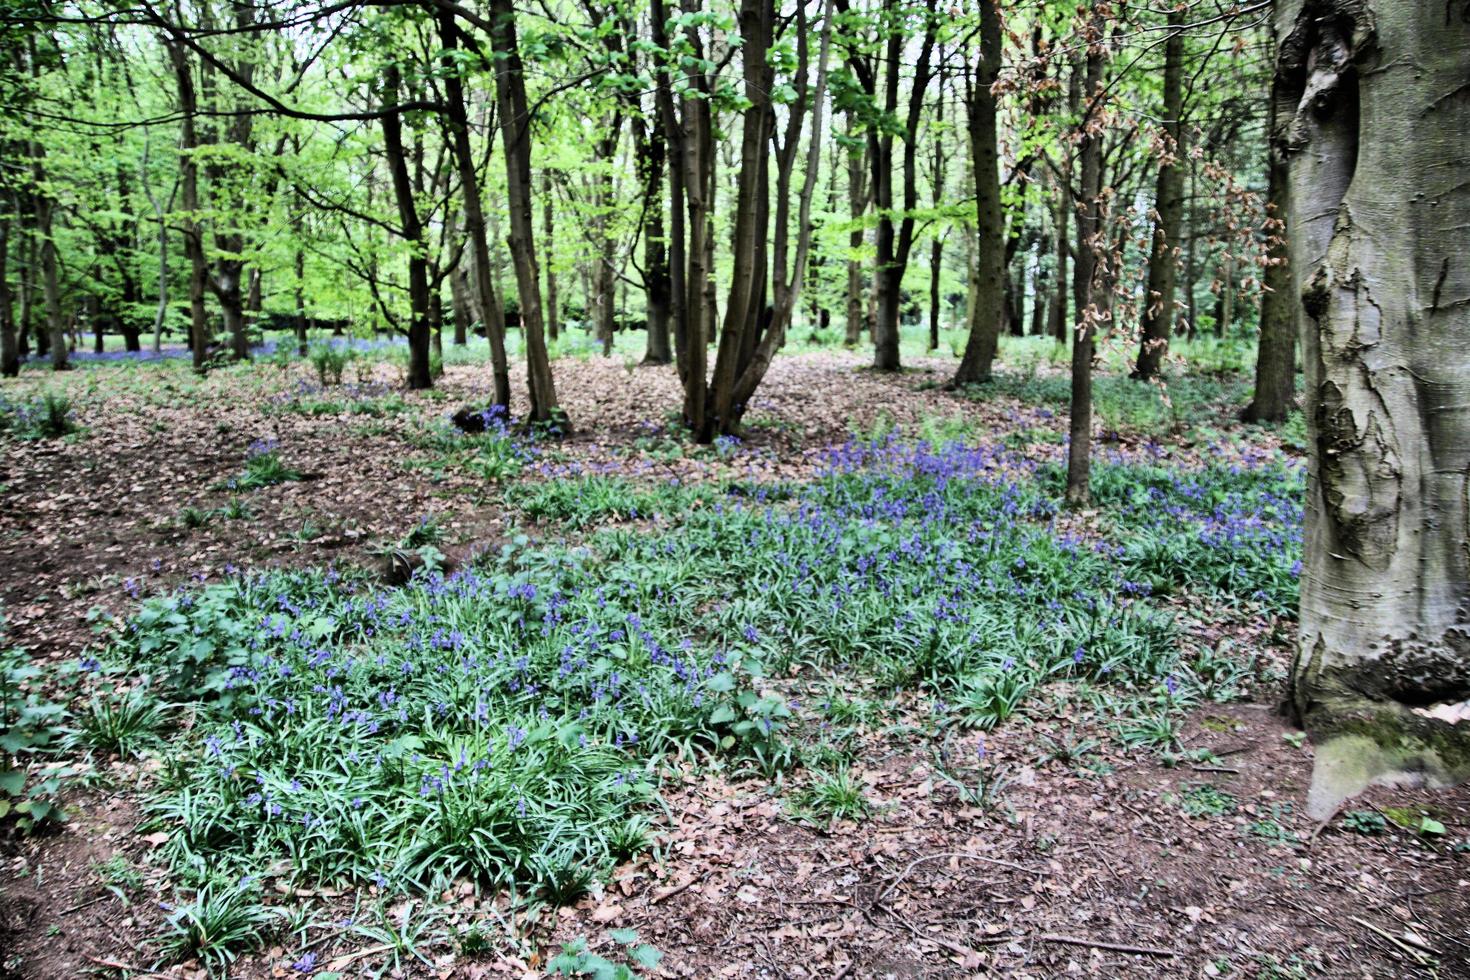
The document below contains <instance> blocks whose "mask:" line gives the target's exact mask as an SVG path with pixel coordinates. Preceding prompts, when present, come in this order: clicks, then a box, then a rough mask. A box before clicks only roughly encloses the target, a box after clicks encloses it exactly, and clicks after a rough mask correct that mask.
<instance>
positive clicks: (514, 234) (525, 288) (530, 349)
mask: <svg viewBox="0 0 1470 980" xmlns="http://www.w3.org/2000/svg"><path fill="white" fill-rule="evenodd" d="M490 19H491V26H492V27H493V28H494V30H493V31H492V32H491V35H490V45H491V48H492V49H493V50H494V52H495V56H496V57H495V97H496V100H497V102H498V104H499V107H500V134H501V137H502V141H503V144H504V148H505V171H506V200H507V204H508V206H509V208H510V239H509V243H510V254H511V259H512V261H513V262H514V264H515V272H516V291H517V295H518V296H519V298H520V319H521V332H522V336H523V337H524V338H525V343H526V378H527V383H528V387H529V388H530V395H531V413H530V419H531V421H532V422H552V421H556V422H558V423H564V421H565V413H563V412H562V410H561V407H560V406H559V405H558V404H557V401H556V383H555V381H554V380H553V378H552V375H551V361H550V360H549V358H548V357H547V352H546V336H545V334H544V333H543V332H542V329H543V324H542V316H541V276H540V273H539V272H538V271H537V269H536V235H535V231H534V228H533V218H532V213H531V112H530V107H529V105H528V104H527V101H526V79H525V74H524V69H523V68H522V66H521V52H520V46H519V42H518V41H517V39H516V21H515V6H514V4H513V3H512V0H490Z"/></svg>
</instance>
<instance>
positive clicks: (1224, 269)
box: [1215, 243, 1235, 337]
mask: <svg viewBox="0 0 1470 980" xmlns="http://www.w3.org/2000/svg"><path fill="white" fill-rule="evenodd" d="M1229 247H1230V246H1229V243H1227V244H1226V248H1227V249H1228V248H1229ZM1234 322H1235V256H1234V255H1231V254H1228V253H1227V254H1226V255H1225V257H1224V258H1223V259H1221V261H1220V296H1219V299H1218V301H1217V302H1216V303H1215V335H1216V336H1218V337H1224V336H1225V335H1226V334H1228V333H1229V332H1230V324H1232V323H1234Z"/></svg>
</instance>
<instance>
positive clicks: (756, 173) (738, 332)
mask: <svg viewBox="0 0 1470 980" xmlns="http://www.w3.org/2000/svg"><path fill="white" fill-rule="evenodd" d="M771 8H772V4H771V3H770V0H741V3H740V10H739V23H740V39H741V49H740V50H741V61H742V65H743V72H744V83H745V90H744V94H745V100H746V109H745V111H744V112H743V113H742V121H741V136H740V170H739V174H738V178H739V179H738V184H737V188H736V201H735V234H734V240H733V244H732V247H731V252H732V256H731V257H732V260H733V261H732V269H731V274H730V279H731V282H730V300H729V302H728V303H727V304H726V307H725V324H724V329H723V330H721V332H720V346H719V351H718V353H717V355H716V357H715V371H714V380H713V382H712V392H713V397H712V398H711V405H710V413H709V415H708V416H707V418H706V428H705V429H704V430H700V432H699V438H700V439H701V440H702V441H708V439H709V438H710V435H711V433H712V428H711V427H713V426H718V427H721V428H727V427H728V426H729V422H730V420H731V418H732V415H733V413H732V409H733V401H732V399H733V397H734V393H735V392H734V389H735V379H736V377H737V375H738V373H739V371H740V357H741V350H742V348H743V346H744V342H745V338H746V337H747V335H749V334H752V333H754V332H755V331H756V330H757V329H758V326H757V324H758V322H759V319H760V317H761V316H763V315H764V312H765V310H764V304H763V303H761V302H760V284H761V277H762V275H763V274H764V271H765V263H764V262H763V261H762V258H763V249H762V246H763V245H764V242H765V238H766V233H767V225H766V223H765V222H764V221H763V220H762V218H763V216H764V209H763V207H762V199H763V198H768V197H769V195H770V184H769V182H768V181H766V180H765V179H764V177H765V168H764V167H763V163H764V161H765V160H766V158H767V157H768V156H769V153H770V147H769V144H770V137H771V130H770V124H771V122H772V116H771V99H770V88H769V85H768V82H767V74H768V73H767V65H766V51H767V48H768V47H769V45H770V34H771V21H772V19H773V16H774V11H773V10H772V9H771ZM792 111H795V107H793V109H792Z"/></svg>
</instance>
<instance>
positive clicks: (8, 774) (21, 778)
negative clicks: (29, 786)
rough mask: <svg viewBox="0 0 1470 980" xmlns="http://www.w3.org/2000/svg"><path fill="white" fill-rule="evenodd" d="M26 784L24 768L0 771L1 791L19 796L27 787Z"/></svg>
mask: <svg viewBox="0 0 1470 980" xmlns="http://www.w3.org/2000/svg"><path fill="white" fill-rule="evenodd" d="M25 784H26V774H25V770H23V769H7V770H5V771H4V772H0V792H3V793H8V794H9V795H11V796H17V795H19V794H20V791H21V790H22V789H24V788H25ZM0 815H3V814H0Z"/></svg>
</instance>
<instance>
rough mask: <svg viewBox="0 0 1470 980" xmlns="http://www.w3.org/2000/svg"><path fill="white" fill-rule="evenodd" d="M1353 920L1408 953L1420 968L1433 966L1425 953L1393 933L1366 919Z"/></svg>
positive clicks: (1356, 918)
mask: <svg viewBox="0 0 1470 980" xmlns="http://www.w3.org/2000/svg"><path fill="white" fill-rule="evenodd" d="M1352 920H1353V921H1354V922H1356V923H1357V924H1358V925H1360V926H1363V927H1364V928H1366V929H1371V930H1373V931H1374V932H1375V933H1377V934H1378V935H1380V936H1382V937H1383V938H1384V939H1386V940H1388V941H1389V942H1390V943H1392V944H1393V945H1394V946H1395V947H1397V948H1398V949H1400V950H1402V951H1403V952H1404V953H1406V954H1407V955H1408V957H1409V959H1411V960H1413V961H1414V962H1415V963H1418V964H1419V965H1420V966H1428V965H1429V964H1431V963H1432V962H1434V961H1433V960H1432V959H1431V958H1430V957H1428V956H1426V955H1425V954H1424V953H1422V952H1420V951H1419V950H1417V949H1415V948H1414V947H1413V946H1410V945H1409V944H1408V943H1406V942H1404V941H1403V940H1401V939H1399V938H1398V937H1397V936H1394V935H1393V934H1392V933H1390V932H1388V931H1386V930H1383V929H1380V928H1378V927H1377V926H1375V925H1374V924H1373V923H1371V922H1369V921H1368V920H1366V919H1360V918H1358V917H1357V916H1356V915H1355V916H1352Z"/></svg>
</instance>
